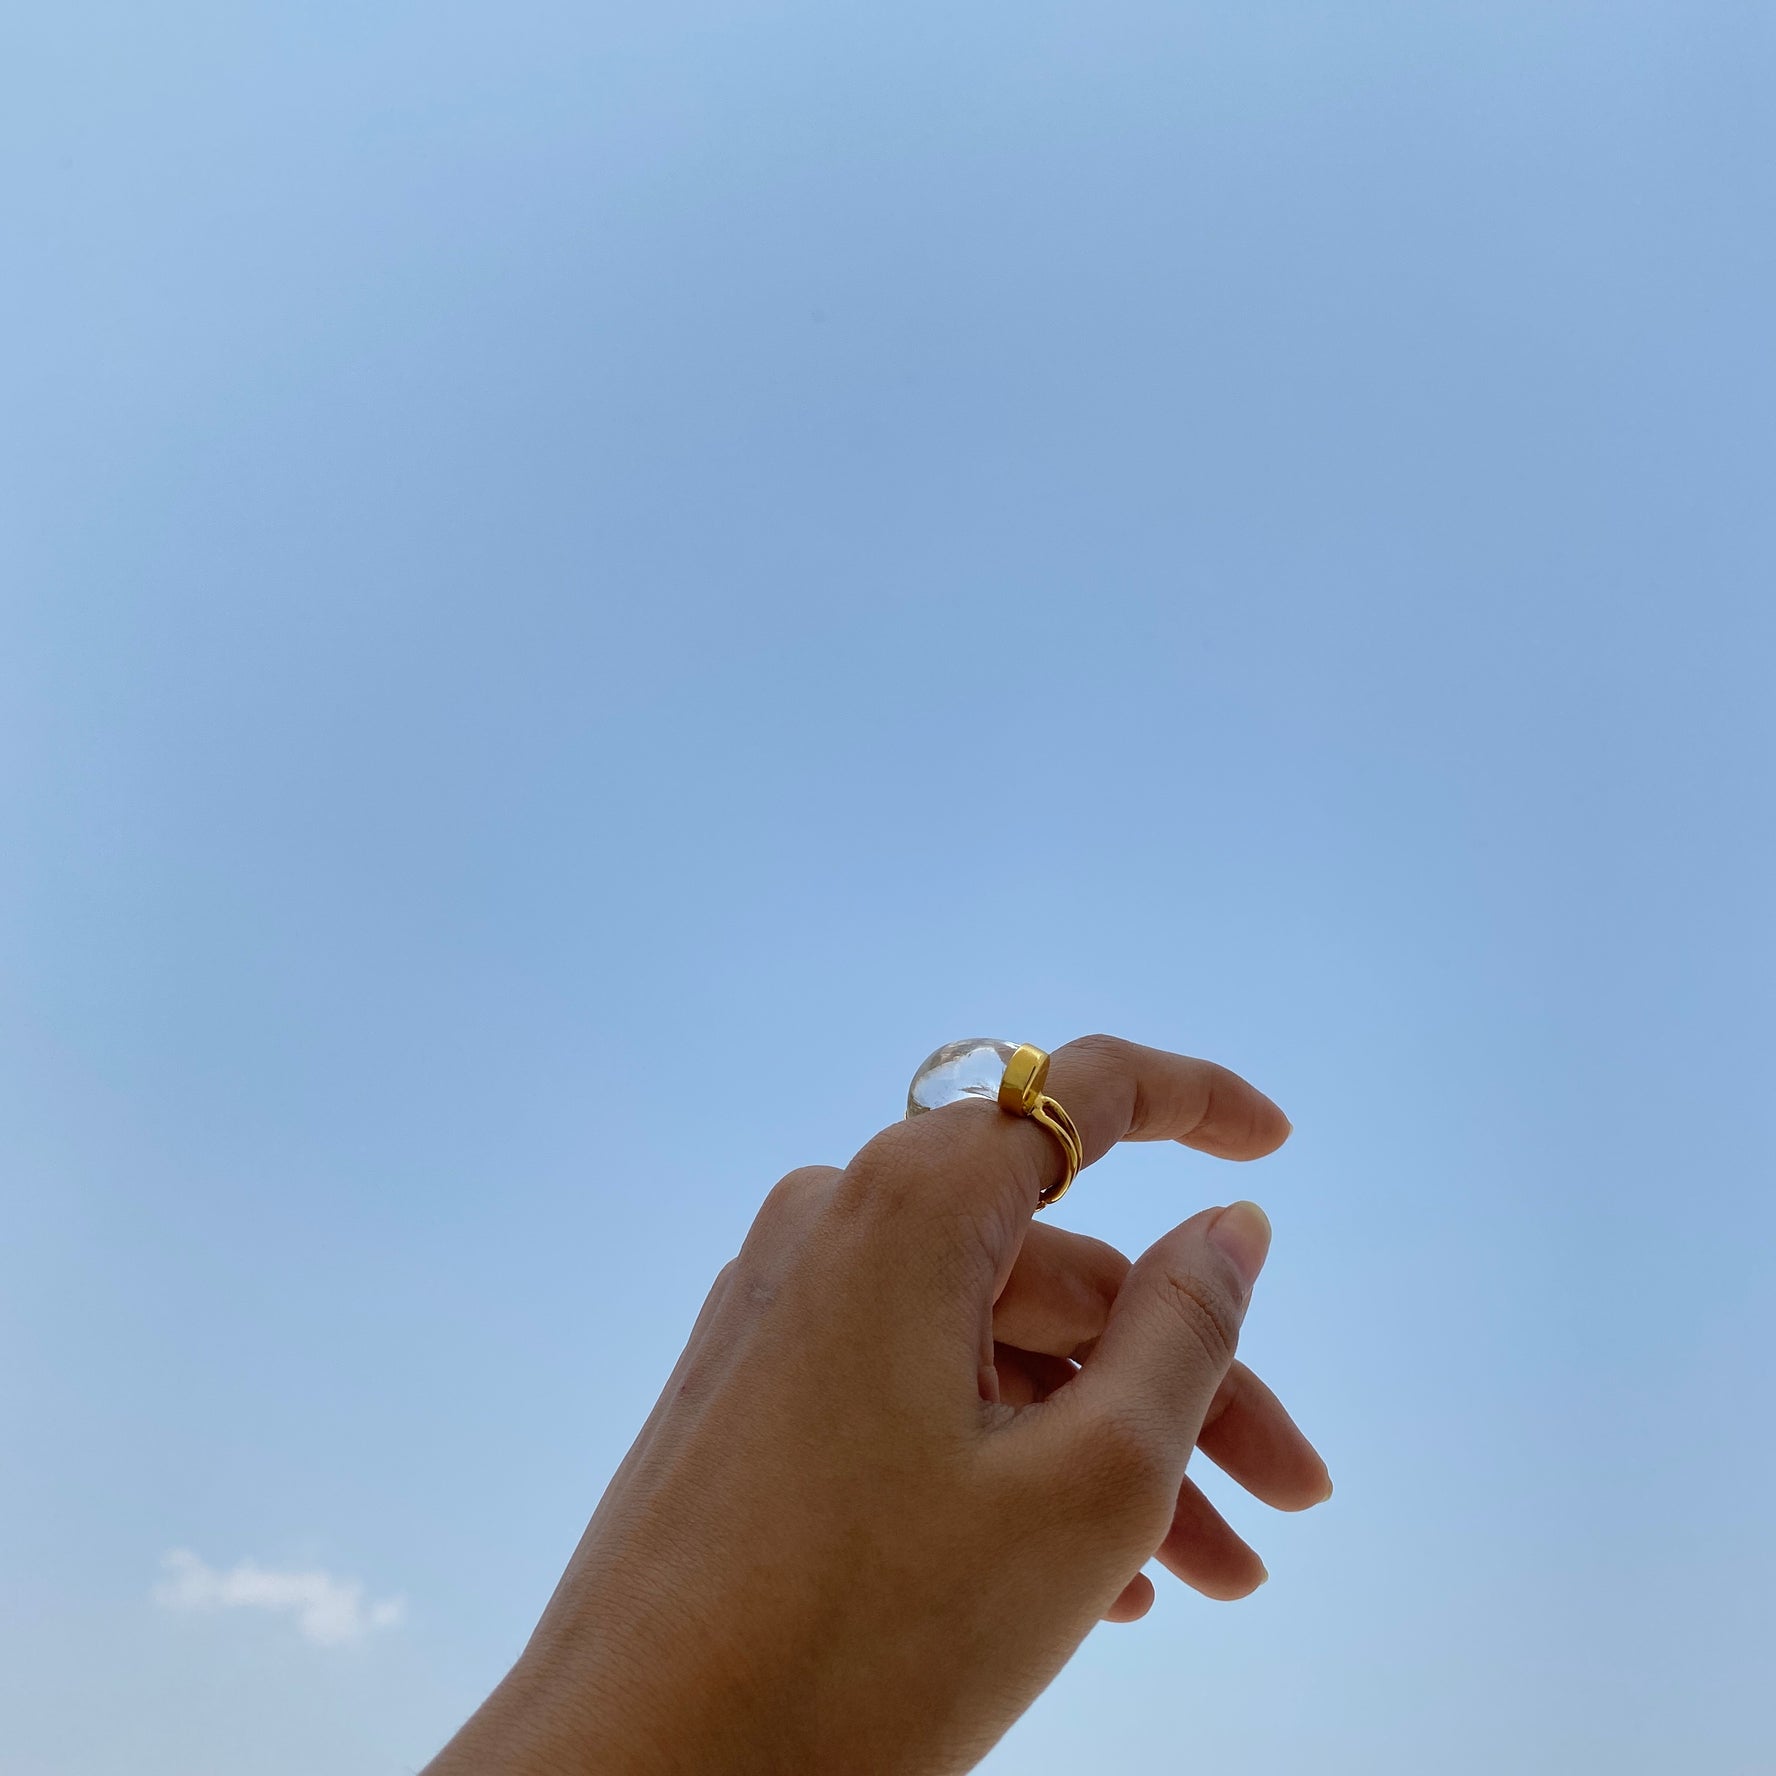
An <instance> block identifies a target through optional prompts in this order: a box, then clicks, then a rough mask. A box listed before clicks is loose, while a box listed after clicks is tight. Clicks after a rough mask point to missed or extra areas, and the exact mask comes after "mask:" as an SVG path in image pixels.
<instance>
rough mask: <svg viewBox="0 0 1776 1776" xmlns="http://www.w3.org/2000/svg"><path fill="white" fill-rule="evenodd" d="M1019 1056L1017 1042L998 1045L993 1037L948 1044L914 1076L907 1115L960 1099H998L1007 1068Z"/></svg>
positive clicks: (909, 1092)
mask: <svg viewBox="0 0 1776 1776" xmlns="http://www.w3.org/2000/svg"><path fill="white" fill-rule="evenodd" d="M1016 1053H1017V1044H1016V1043H1015V1042H995V1041H994V1040H993V1038H992V1037H991V1036H969V1037H967V1038H965V1039H964V1040H963V1041H961V1042H946V1043H945V1044H944V1045H943V1047H942V1048H940V1049H938V1050H937V1051H936V1052H935V1053H933V1054H930V1055H928V1056H926V1058H925V1062H924V1064H923V1065H922V1066H921V1067H920V1068H919V1071H918V1072H917V1073H915V1074H914V1075H913V1083H912V1084H911V1085H910V1086H908V1088H907V1109H906V1113H907V1115H908V1116H918V1115H920V1114H922V1113H923V1112H924V1111H927V1110H939V1109H942V1108H943V1106H944V1105H945V1104H953V1103H955V1102H956V1100H957V1099H958V1098H989V1099H995V1098H997V1097H998V1096H999V1081H1000V1080H1001V1079H1003V1078H1004V1077H1005V1064H1006V1062H1007V1061H1009V1060H1010V1059H1011V1057H1012V1056H1013V1055H1014V1054H1016Z"/></svg>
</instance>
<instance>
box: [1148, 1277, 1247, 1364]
mask: <svg viewBox="0 0 1776 1776" xmlns="http://www.w3.org/2000/svg"><path fill="white" fill-rule="evenodd" d="M1155 1293H1156V1294H1157V1295H1158V1297H1159V1299H1160V1301H1161V1302H1163V1303H1164V1304H1165V1309H1166V1311H1167V1312H1168V1313H1170V1314H1171V1315H1172V1316H1173V1318H1174V1320H1175V1321H1176V1323H1177V1324H1178V1325H1179V1326H1180V1327H1181V1328H1182V1329H1183V1332H1184V1334H1185V1336H1186V1338H1187V1339H1189V1341H1190V1342H1191V1343H1192V1344H1193V1345H1195V1346H1196V1348H1197V1350H1198V1352H1199V1353H1200V1355H1201V1357H1202V1359H1203V1361H1204V1364H1205V1366H1207V1367H1209V1368H1213V1369H1215V1370H1225V1369H1226V1368H1227V1366H1228V1365H1229V1364H1230V1363H1231V1362H1232V1361H1233V1353H1234V1352H1235V1351H1236V1350H1237V1349H1238V1348H1239V1328H1240V1311H1239V1308H1238V1306H1237V1304H1236V1303H1235V1302H1234V1301H1233V1299H1232V1298H1231V1297H1230V1296H1229V1295H1228V1294H1227V1293H1226V1292H1225V1291H1224V1290H1221V1289H1217V1288H1216V1287H1215V1286H1214V1285H1213V1284H1212V1283H1210V1282H1207V1281H1206V1280H1205V1279H1204V1278H1202V1277H1200V1276H1197V1275H1195V1274H1193V1273H1192V1272H1190V1271H1187V1270H1165V1271H1162V1272H1161V1273H1160V1277H1159V1287H1158V1289H1157V1290H1156V1291H1155Z"/></svg>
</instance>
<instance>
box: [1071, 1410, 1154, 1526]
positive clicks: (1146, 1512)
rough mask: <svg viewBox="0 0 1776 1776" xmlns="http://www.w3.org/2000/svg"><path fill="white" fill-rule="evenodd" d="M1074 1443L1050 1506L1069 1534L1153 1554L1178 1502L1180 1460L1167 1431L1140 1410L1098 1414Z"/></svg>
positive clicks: (1083, 1424)
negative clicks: (1063, 1517) (1169, 1446)
mask: <svg viewBox="0 0 1776 1776" xmlns="http://www.w3.org/2000/svg"><path fill="white" fill-rule="evenodd" d="M1078 1430H1079V1435H1078V1436H1077V1437H1075V1438H1074V1439H1072V1449H1071V1453H1070V1455H1069V1459H1068V1461H1067V1464H1066V1477H1065V1479H1064V1480H1063V1481H1062V1482H1061V1483H1060V1486H1059V1487H1058V1488H1057V1489H1055V1496H1054V1497H1053V1498H1052V1499H1051V1503H1053V1504H1054V1505H1056V1506H1057V1507H1058V1508H1059V1509H1060V1510H1061V1512H1062V1513H1063V1515H1064V1516H1065V1519H1066V1522H1067V1526H1068V1532H1069V1534H1070V1535H1073V1536H1079V1535H1081V1534H1084V1535H1087V1536H1091V1537H1097V1538H1101V1539H1102V1541H1103V1543H1104V1544H1105V1546H1106V1547H1108V1548H1112V1549H1115V1550H1118V1551H1119V1552H1126V1551H1128V1550H1130V1549H1139V1550H1141V1551H1142V1552H1143V1554H1150V1553H1151V1552H1152V1551H1153V1549H1155V1548H1156V1547H1158V1546H1159V1544H1160V1542H1161V1541H1162V1540H1163V1539H1164V1537H1165V1533H1166V1530H1167V1528H1168V1527H1169V1526H1170V1524H1171V1520H1172V1512H1173V1509H1174V1507H1175V1506H1176V1504H1177V1494H1178V1475H1177V1473H1176V1471H1175V1470H1176V1466H1177V1464H1176V1462H1175V1460H1174V1458H1173V1455H1172V1452H1171V1451H1170V1449H1169V1448H1168V1446H1167V1442H1166V1438H1165V1435H1164V1431H1163V1427H1162V1426H1161V1425H1160V1424H1158V1423H1157V1422H1155V1421H1154V1420H1152V1419H1151V1418H1150V1417H1147V1416H1144V1415H1142V1414H1140V1413H1138V1412H1133V1411H1127V1410H1113V1411H1109V1412H1103V1413H1097V1414H1094V1415H1093V1416H1092V1417H1091V1419H1090V1420H1089V1422H1086V1423H1082V1424H1081V1425H1080V1426H1079V1427H1078Z"/></svg>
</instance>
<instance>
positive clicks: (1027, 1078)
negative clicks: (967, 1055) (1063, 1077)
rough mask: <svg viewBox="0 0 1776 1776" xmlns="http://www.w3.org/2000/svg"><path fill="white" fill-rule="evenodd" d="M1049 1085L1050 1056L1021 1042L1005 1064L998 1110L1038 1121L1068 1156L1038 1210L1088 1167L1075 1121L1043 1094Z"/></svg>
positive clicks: (1058, 1196) (1055, 1199) (1057, 1198)
mask: <svg viewBox="0 0 1776 1776" xmlns="http://www.w3.org/2000/svg"><path fill="white" fill-rule="evenodd" d="M1047 1083H1048V1056H1047V1055H1046V1054H1045V1053H1044V1052H1043V1051H1042V1050H1041V1049H1039V1048H1038V1047H1037V1046H1036V1045H1035V1044H1034V1043H1033V1042H1025V1043H1021V1044H1020V1045H1019V1046H1018V1049H1017V1051H1016V1053H1014V1054H1013V1055H1012V1057H1011V1059H1010V1060H1009V1061H1007V1062H1006V1063H1005V1077H1004V1078H1003V1079H1002V1080H1000V1082H999V1108H1000V1109H1001V1110H1005V1111H1009V1112H1010V1114H1011V1115H1013V1116H1027V1117H1028V1118H1029V1119H1030V1121H1032V1122H1039V1123H1041V1124H1042V1126H1043V1127H1044V1128H1045V1129H1047V1130H1048V1132H1049V1133H1050V1134H1051V1135H1053V1136H1054V1138H1055V1139H1056V1140H1057V1141H1059V1142H1060V1144H1061V1152H1062V1153H1063V1154H1065V1155H1066V1159H1067V1171H1066V1175H1065V1176H1064V1177H1063V1178H1062V1179H1061V1181H1060V1182H1059V1183H1058V1184H1051V1185H1049V1186H1048V1188H1047V1189H1045V1190H1044V1191H1043V1192H1042V1194H1041V1196H1039V1197H1038V1198H1037V1199H1036V1206H1037V1208H1039V1209H1046V1208H1047V1207H1048V1206H1049V1204H1050V1203H1058V1202H1059V1201H1060V1200H1061V1198H1062V1197H1063V1196H1065V1195H1066V1194H1067V1192H1068V1191H1069V1190H1071V1189H1072V1188H1073V1180H1074V1179H1075V1178H1077V1177H1078V1176H1079V1168H1080V1167H1081V1166H1082V1165H1084V1164H1085V1147H1084V1144H1083V1143H1082V1142H1081V1141H1080V1139H1079V1130H1078V1129H1076V1128H1075V1127H1074V1126H1073V1118H1072V1117H1071V1116H1069V1115H1068V1114H1067V1112H1066V1111H1065V1110H1064V1109H1062V1107H1061V1106H1060V1105H1059V1104H1057V1103H1056V1102H1055V1100H1054V1099H1053V1098H1051V1097H1049V1096H1048V1094H1047V1093H1046V1092H1044V1091H1043V1089H1042V1088H1043V1087H1044V1086H1045V1085H1046V1084H1047Z"/></svg>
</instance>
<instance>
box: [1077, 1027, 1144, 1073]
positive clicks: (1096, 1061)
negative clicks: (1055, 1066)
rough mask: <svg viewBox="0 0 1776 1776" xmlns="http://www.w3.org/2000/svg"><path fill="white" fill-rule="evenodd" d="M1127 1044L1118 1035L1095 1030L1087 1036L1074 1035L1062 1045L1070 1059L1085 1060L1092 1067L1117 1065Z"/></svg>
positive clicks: (1124, 1052) (1125, 1050) (1120, 1062)
mask: <svg viewBox="0 0 1776 1776" xmlns="http://www.w3.org/2000/svg"><path fill="white" fill-rule="evenodd" d="M1127 1049H1128V1044H1127V1043H1126V1042H1124V1041H1123V1040H1122V1038H1121V1037H1120V1036H1107V1035H1105V1034H1104V1032H1103V1031H1101V1030H1095V1031H1093V1032H1092V1034H1091V1035H1089V1036H1075V1037H1074V1038H1073V1040H1072V1041H1071V1042H1069V1043H1067V1044H1066V1045H1065V1047H1064V1050H1063V1051H1061V1052H1064V1053H1065V1054H1066V1056H1067V1058H1068V1059H1069V1060H1070V1061H1075V1062H1077V1061H1086V1062H1089V1063H1090V1064H1091V1065H1092V1066H1094V1067H1119V1066H1120V1065H1121V1064H1122V1061H1123V1058H1124V1055H1125V1054H1126V1052H1127Z"/></svg>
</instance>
